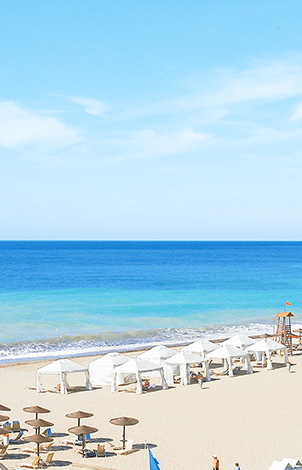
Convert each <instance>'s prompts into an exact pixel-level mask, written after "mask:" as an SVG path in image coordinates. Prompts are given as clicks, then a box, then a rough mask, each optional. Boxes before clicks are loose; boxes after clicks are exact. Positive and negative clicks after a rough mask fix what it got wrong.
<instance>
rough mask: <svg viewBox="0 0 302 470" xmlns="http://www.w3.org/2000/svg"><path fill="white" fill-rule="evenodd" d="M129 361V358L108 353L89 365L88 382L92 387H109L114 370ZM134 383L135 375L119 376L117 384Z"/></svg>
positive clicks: (116, 353)
mask: <svg viewBox="0 0 302 470" xmlns="http://www.w3.org/2000/svg"><path fill="white" fill-rule="evenodd" d="M128 361H130V357H128V356H125V355H124V354H120V353H118V352H113V353H108V354H105V355H104V356H102V357H100V358H98V359H96V360H95V361H92V362H90V363H89V365H88V367H89V375H90V382H91V384H92V385H94V386H100V385H111V383H112V379H113V372H114V369H115V368H116V367H118V366H120V365H121V364H125V362H128ZM134 381H135V375H133V374H129V375H128V376H127V375H125V374H119V376H118V377H117V384H118V385H122V384H126V383H131V382H134Z"/></svg>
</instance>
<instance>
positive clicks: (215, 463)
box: [213, 455, 219, 470]
mask: <svg viewBox="0 0 302 470" xmlns="http://www.w3.org/2000/svg"><path fill="white" fill-rule="evenodd" d="M213 470H219V460H218V457H217V455H213Z"/></svg>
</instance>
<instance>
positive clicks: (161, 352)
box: [138, 345, 179, 384]
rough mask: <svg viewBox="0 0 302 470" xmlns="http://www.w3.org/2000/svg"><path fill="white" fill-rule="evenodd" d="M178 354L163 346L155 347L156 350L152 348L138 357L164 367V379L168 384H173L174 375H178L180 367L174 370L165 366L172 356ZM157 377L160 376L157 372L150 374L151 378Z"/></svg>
mask: <svg viewBox="0 0 302 470" xmlns="http://www.w3.org/2000/svg"><path fill="white" fill-rule="evenodd" d="M176 354H177V351H174V349H171V348H167V347H166V346H163V345H159V346H154V348H151V349H149V350H148V351H145V352H144V353H142V354H140V355H139V356H138V357H139V358H142V359H147V360H148V361H151V362H153V363H154V364H157V365H158V366H160V367H162V368H163V371H164V377H165V379H166V381H167V383H168V384H173V373H174V374H178V373H179V367H178V366H175V367H174V370H173V368H172V367H170V366H168V365H167V364H165V360H166V359H169V358H170V357H172V356H175V355H176ZM156 376H158V372H157V371H155V372H150V377H156Z"/></svg>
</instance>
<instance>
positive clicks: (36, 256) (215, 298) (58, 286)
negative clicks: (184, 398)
mask: <svg viewBox="0 0 302 470" xmlns="http://www.w3.org/2000/svg"><path fill="white" fill-rule="evenodd" d="M0 266H1V271H0V316H1V325H2V328H1V331H0V342H1V345H0V357H1V356H2V357H3V358H5V357H7V356H9V357H12V358H13V357H16V356H18V355H19V356H24V357H29V356H30V355H33V354H36V355H37V354H42V353H43V354H46V353H50V352H54V353H55V352H57V351H58V350H61V351H63V352H64V353H68V352H70V351H73V352H75V351H82V352H85V351H88V350H89V351H91V350H92V349H94V350H95V351H97V350H100V351H101V350H104V348H105V349H106V348H110V347H111V348H114V347H119V348H123V347H130V346H131V347H133V346H134V345H139V344H146V343H150V344H151V343H152V342H156V341H160V340H164V341H165V342H173V341H174V342H180V341H182V340H183V341H185V340H186V341H187V340H188V338H190V339H191V338H192V337H198V336H200V335H219V334H224V335H225V334H226V333H229V332H232V331H237V330H238V331H243V329H244V330H249V331H255V332H257V331H267V330H268V329H270V328H271V327H272V325H273V317H274V315H275V314H276V313H277V312H278V311H280V310H283V309H284V302H285V301H289V302H291V304H292V307H291V310H292V312H293V313H294V314H295V320H296V322H297V323H299V321H301V322H302V315H301V313H302V309H301V300H300V297H301V296H300V292H301V287H302V243H301V242H0Z"/></svg>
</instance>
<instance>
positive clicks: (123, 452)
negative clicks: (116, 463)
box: [117, 439, 134, 455]
mask: <svg viewBox="0 0 302 470" xmlns="http://www.w3.org/2000/svg"><path fill="white" fill-rule="evenodd" d="M133 451H134V449H133V439H129V441H127V442H126V446H125V449H121V450H118V451H117V454H118V455H127V454H130V453H131V452H133Z"/></svg>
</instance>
